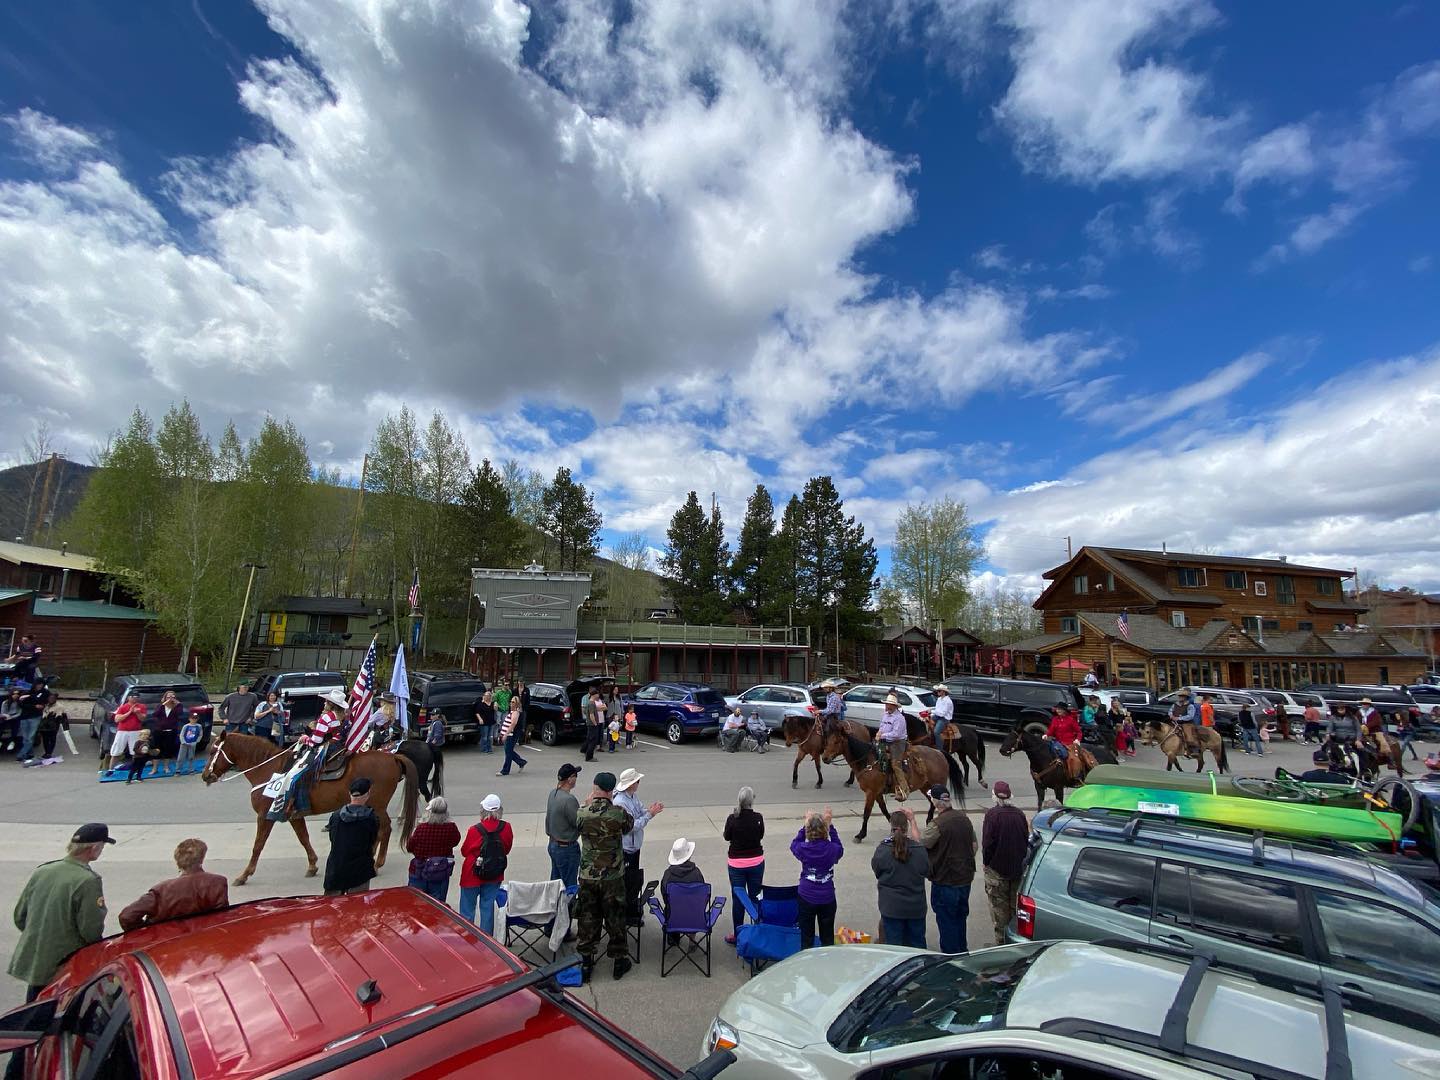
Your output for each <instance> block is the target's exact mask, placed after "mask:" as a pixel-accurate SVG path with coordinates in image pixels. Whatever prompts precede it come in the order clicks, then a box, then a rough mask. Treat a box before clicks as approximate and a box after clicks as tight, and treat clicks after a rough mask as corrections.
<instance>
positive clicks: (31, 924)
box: [6, 823, 115, 1077]
mask: <svg viewBox="0 0 1440 1080" xmlns="http://www.w3.org/2000/svg"><path fill="white" fill-rule="evenodd" d="M113 843H115V841H114V840H113V839H112V838H111V836H110V830H109V829H108V828H107V827H106V826H105V825H102V824H99V823H94V824H90V825H81V826H80V828H78V829H76V830H75V834H74V835H73V836H71V837H70V844H69V846H68V847H67V848H66V849H65V857H64V858H63V859H59V860H57V861H55V862H48V863H43V864H42V865H40V866H38V867H36V869H35V872H34V873H33V874H31V875H30V880H29V881H27V882H26V883H25V888H24V889H23V890H21V892H20V899H19V900H17V901H16V902H15V929H17V930H19V931H20V938H19V940H18V941H16V943H15V952H14V955H12V956H11V957H10V974H11V975H13V976H14V977H15V978H17V979H19V980H20V981H21V982H23V983H24V984H25V1001H26V1002H27V1003H29V1002H31V1001H34V1000H35V998H36V997H37V996H39V993H40V991H41V990H43V989H44V988H45V984H46V983H48V982H49V981H50V980H51V979H52V978H54V976H55V972H56V970H57V969H58V968H59V967H60V965H61V964H62V963H64V962H65V960H66V958H67V957H69V956H70V954H71V953H73V952H75V950H77V949H81V948H84V947H85V946H86V945H89V944H91V943H93V942H96V941H99V940H100V937H101V935H102V934H103V933H104V932H105V892H104V889H103V887H102V884H101V881H100V875H99V874H97V873H95V871H94V870H93V869H92V868H91V865H90V864H91V863H93V862H94V861H95V860H96V859H98V858H100V855H101V853H102V852H103V851H104V850H105V845H106V844H113ZM21 1058H22V1055H20V1054H16V1055H14V1056H12V1057H11V1059H10V1072H8V1073H7V1074H6V1076H7V1077H8V1076H10V1075H12V1074H13V1075H14V1076H16V1077H18V1076H19V1075H20V1072H21V1068H20V1061H21Z"/></svg>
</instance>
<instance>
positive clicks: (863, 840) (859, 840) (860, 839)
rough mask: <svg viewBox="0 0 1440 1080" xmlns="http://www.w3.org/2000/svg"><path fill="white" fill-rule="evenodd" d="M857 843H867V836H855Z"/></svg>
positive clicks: (858, 833)
mask: <svg viewBox="0 0 1440 1080" xmlns="http://www.w3.org/2000/svg"><path fill="white" fill-rule="evenodd" d="M855 841H856V843H864V842H865V834H864V833H863V832H857V833H856V834H855Z"/></svg>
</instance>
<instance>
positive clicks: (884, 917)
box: [870, 809, 930, 949]
mask: <svg viewBox="0 0 1440 1080" xmlns="http://www.w3.org/2000/svg"><path fill="white" fill-rule="evenodd" d="M919 841H920V830H919V828H918V827H917V826H916V824H915V812H914V811H913V810H908V809H901V810H896V811H895V812H894V813H893V814H891V815H890V835H889V836H887V837H886V838H885V839H884V840H882V841H880V843H878V844H877V845H875V854H874V855H872V856H871V857H870V869H871V870H872V871H874V873H875V883H876V888H877V890H878V892H879V900H880V922H881V924H882V925H883V926H884V928H885V943H886V944H887V945H908V946H909V947H910V948H912V949H923V948H926V945H925V879H926V878H927V877H929V876H930V854H929V852H927V851H926V850H925V847H924V845H923V844H921V843H920V842H919Z"/></svg>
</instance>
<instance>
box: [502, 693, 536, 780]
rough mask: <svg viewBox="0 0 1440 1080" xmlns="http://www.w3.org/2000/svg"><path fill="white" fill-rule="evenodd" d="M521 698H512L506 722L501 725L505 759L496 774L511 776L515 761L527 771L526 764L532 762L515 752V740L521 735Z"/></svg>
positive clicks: (521, 768) (522, 770)
mask: <svg viewBox="0 0 1440 1080" xmlns="http://www.w3.org/2000/svg"><path fill="white" fill-rule="evenodd" d="M519 728H520V699H519V698H517V697H512V698H511V699H510V711H509V712H507V713H506V714H505V722H504V723H503V724H501V725H500V738H502V739H503V740H505V760H504V762H502V763H501V765H500V771H499V772H497V773H496V774H495V775H496V776H509V775H510V765H511V763H512V762H513V763H515V764H517V765H519V766H520V771H521V772H522V773H523V772H524V771H525V766H526V765H529V764H530V762H528V761H526V760H525V759H524V758H523V757H521V756H520V755H519V754H517V753H516V752H515V740H516V739H517V738H518V737H519V734H520V731H519Z"/></svg>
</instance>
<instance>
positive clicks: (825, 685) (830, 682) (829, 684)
mask: <svg viewBox="0 0 1440 1080" xmlns="http://www.w3.org/2000/svg"><path fill="white" fill-rule="evenodd" d="M839 685H840V684H839V683H837V682H836V681H835V680H834V679H826V680H825V681H824V682H822V683H821V684H820V689H821V690H834V689H836V688H837V687H838V686H839Z"/></svg>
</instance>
